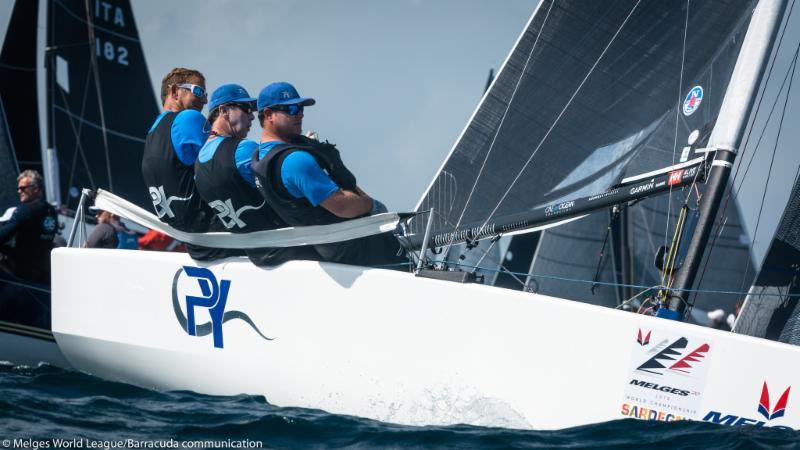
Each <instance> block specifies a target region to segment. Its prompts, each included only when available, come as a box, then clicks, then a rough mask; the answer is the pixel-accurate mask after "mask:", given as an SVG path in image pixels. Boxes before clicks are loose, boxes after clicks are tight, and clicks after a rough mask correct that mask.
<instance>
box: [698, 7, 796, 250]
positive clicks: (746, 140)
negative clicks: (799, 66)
mask: <svg viewBox="0 0 800 450" xmlns="http://www.w3.org/2000/svg"><path fill="white" fill-rule="evenodd" d="M794 4H795V0H792V4H791V5H790V6H789V12H788V14H787V16H786V23H785V24H784V27H783V30H781V35H780V37H779V38H778V44H777V46H776V47H775V54H774V55H773V56H772V61H771V62H770V65H769V68H768V69H767V77H766V81H765V82H764V86H763V88H762V89H761V93H760V94H759V96H758V102H757V104H756V109H755V112H754V113H753V114H752V119H751V121H750V122H751V123H750V126H749V127H748V129H747V135H746V136H745V138H744V144H743V145H742V152H741V154H740V155H739V158H738V159H739V161H740V162H739V164H737V165H736V170H735V171H734V173H733V176H732V178H731V186H732V187H733V186H735V185H736V184H735V181H736V178H737V177H738V175H739V170H740V169H741V168H742V162H743V161H744V155H745V153H747V150H748V149H749V148H750V147H749V143H750V136H751V135H752V133H753V129H754V127H755V123H756V119H757V118H758V114H759V113H760V112H761V104H762V102H763V101H764V97H765V96H766V93H767V88H768V87H769V85H770V81H771V80H772V71H773V69H774V68H775V63H776V61H777V59H778V53H779V51H780V49H781V47H782V46H783V38H784V36H785V35H786V29H787V28H788V24H789V23H790V22H789V21H790V20H791V17H792V13H793V11H794ZM787 76H788V71H787ZM786 78H787V77H786V76H785V77H784V80H783V82H782V83H781V88H780V89H779V91H778V95H777V96H776V99H775V103H773V106H772V109H771V110H770V113H769V116H768V117H767V120H766V122H765V124H764V128H766V124H767V123H769V119H770V118H771V117H772V112H773V110H774V109H775V104H777V101H778V100H777V99H778V98H780V93H781V92H783V86H784V84H785V83H786ZM763 132H764V130H763V129H762V136H763ZM760 141H761V137H759V142H760ZM756 148H758V145H756ZM753 151H755V150H753ZM753 158H755V155H753V156H751V157H750V162H749V163H748V165H747V169H746V170H745V174H744V175H742V178H743V179H744V178H745V177H746V175H747V171H748V170H750V164H751V163H752V162H753ZM740 186H741V184H740ZM732 195H733V191H732V190H730V191H728V195H727V196H726V198H725V204H724V205H723V207H722V210H721V213H720V221H719V222H721V217H723V216H724V215H725V213H726V211H727V210H728V204H729V203H730V201H731V198H732V197H731V196H732ZM736 195H738V191H737V194H736ZM734 198H735V196H734ZM719 222H718V223H719ZM717 228H719V227H717ZM714 242H716V235H715V237H714V239H713V240H712V248H713V243H714Z"/></svg>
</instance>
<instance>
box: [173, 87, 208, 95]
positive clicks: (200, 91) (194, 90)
mask: <svg viewBox="0 0 800 450" xmlns="http://www.w3.org/2000/svg"><path fill="white" fill-rule="evenodd" d="M175 86H177V87H179V88H182V89H186V90H187V91H189V92H191V93H192V94H194V96H195V97H197V98H206V95H208V94H206V88H204V87H203V86H198V85H196V84H176V85H175Z"/></svg>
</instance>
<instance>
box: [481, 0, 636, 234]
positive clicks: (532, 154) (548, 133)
mask: <svg viewBox="0 0 800 450" xmlns="http://www.w3.org/2000/svg"><path fill="white" fill-rule="evenodd" d="M641 1H642V0H638V1H637V2H636V4H635V5H633V8H631V10H630V12H629V13H628V16H627V17H625V20H624V21H623V22H622V24H621V25H620V26H619V28H617V31H616V32H615V33H614V36H612V37H611V40H610V41H609V42H608V44H607V45H606V47H605V48H604V49H603V51H602V52H601V53H600V56H598V57H597V60H596V61H595V62H594V64H593V65H592V67H591V68H590V69H589V72H588V73H587V74H586V76H585V77H584V78H583V80H582V81H581V83H580V84H579V85H578V88H577V89H575V92H573V93H572V96H571V97H570V98H569V100H568V101H567V103H566V104H565V105H564V107H563V108H562V109H561V112H560V113H559V114H558V116H557V117H556V119H555V120H554V121H553V124H552V125H550V128H549V129H548V130H547V133H545V135H544V137H542V139H541V140H540V141H539V144H538V145H537V146H536V148H535V149H534V150H533V153H531V156H529V157H528V160H527V161H525V164H523V165H522V168H521V169H520V170H519V172H518V173H517V176H516V177H514V179H513V180H512V181H511V184H510V185H509V186H508V189H506V191H505V193H503V195H502V197H500V200H499V201H498V202H497V205H495V207H494V209H492V212H491V213H489V216H488V217H487V218H486V220H485V221H484V222H483V225H481V228H483V227H485V226H486V224H488V223H489V221H490V220H491V219H492V216H494V213H496V212H497V209H498V208H500V205H501V204H502V203H503V201H504V200H505V199H506V197H507V196H508V194H509V192H511V189H512V188H513V187H514V185H515V184H516V183H517V181H519V179H520V177H521V176H522V174H523V172H525V169H526V168H527V167H528V164H530V162H531V161H532V160H533V157H534V156H536V153H538V152H539V149H541V148H542V145H543V144H544V142H545V141H546V140H547V138H548V137H549V136H550V133H551V132H552V131H553V129H554V128H555V127H556V125H557V124H558V122H559V121H560V120H561V117H563V116H564V113H565V112H566V111H567V109H568V108H569V106H570V105H571V104H572V101H573V100H575V97H577V96H578V93H579V92H580V91H581V89H582V88H583V85H584V84H585V83H586V80H588V79H589V77H590V76H591V75H592V73H593V72H594V69H595V68H597V65H598V64H600V60H602V59H603V56H605V54H606V52H607V51H608V49H609V48H611V44H613V43H614V41H615V40H616V39H617V36H618V35H619V33H620V32H621V31H622V29H623V28H624V27H625V24H626V23H628V20H629V19H630V18H631V16H632V15H633V12H634V11H636V8H637V7H638V6H639V3H641Z"/></svg>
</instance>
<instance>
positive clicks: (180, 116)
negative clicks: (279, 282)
mask: <svg viewBox="0 0 800 450" xmlns="http://www.w3.org/2000/svg"><path fill="white" fill-rule="evenodd" d="M161 101H162V102H163V107H164V112H162V113H161V114H160V115H159V116H158V117H157V118H156V120H155V122H154V123H153V126H152V127H151V128H150V131H149V132H148V133H147V138H146V140H145V147H144V156H143V158H142V175H143V177H144V181H145V184H146V185H147V189H148V190H149V192H150V198H151V200H152V201H153V207H154V208H155V212H156V215H158V218H159V219H161V220H162V221H163V222H165V223H167V224H169V225H171V226H172V227H174V228H176V229H179V230H182V231H188V232H194V233H203V232H207V231H219V230H221V229H222V226H221V225H220V224H219V223H218V222H217V221H216V220H215V219H214V213H213V211H212V210H211V209H210V208H209V207H208V205H207V204H206V203H205V202H204V201H203V200H202V198H200V195H199V194H197V192H196V188H195V181H194V163H195V161H196V160H197V154H198V153H199V152H200V148H201V147H202V146H203V144H204V143H205V142H206V139H207V138H208V133H207V132H206V131H205V130H204V126H205V123H206V118H205V117H203V115H202V114H201V113H200V111H201V110H202V109H203V105H205V104H206V103H208V100H207V94H206V88H205V78H204V77H203V74H201V73H200V72H198V71H197V70H192V69H185V68H181V67H179V68H175V69H172V71H170V73H169V74H167V76H165V77H164V79H163V80H162V82H161ZM187 249H188V251H189V254H190V255H191V256H192V258H194V259H196V260H212V259H217V258H224V257H227V256H232V255H243V252H241V251H232V250H225V249H212V248H206V247H199V246H195V245H187Z"/></svg>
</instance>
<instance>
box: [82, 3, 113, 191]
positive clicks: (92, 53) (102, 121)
mask: <svg viewBox="0 0 800 450" xmlns="http://www.w3.org/2000/svg"><path fill="white" fill-rule="evenodd" d="M84 4H85V5H86V20H87V21H88V23H87V24H88V25H89V27H88V29H89V42H90V43H93V42H95V37H94V20H92V16H91V14H90V10H89V0H86V1H85V2H84ZM89 55H90V61H91V65H92V72H93V73H94V86H95V90H96V91H97V109H99V110H100V126H101V127H102V133H103V150H104V151H105V153H106V171H107V172H108V190H109V191H111V192H114V178H113V177H112V175H111V156H110V155H109V151H108V133H107V132H106V111H105V108H104V107H103V92H102V89H101V88H100V68H99V67H98V64H97V55H96V54H95V51H94V49H93V48H90V50H89Z"/></svg>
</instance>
